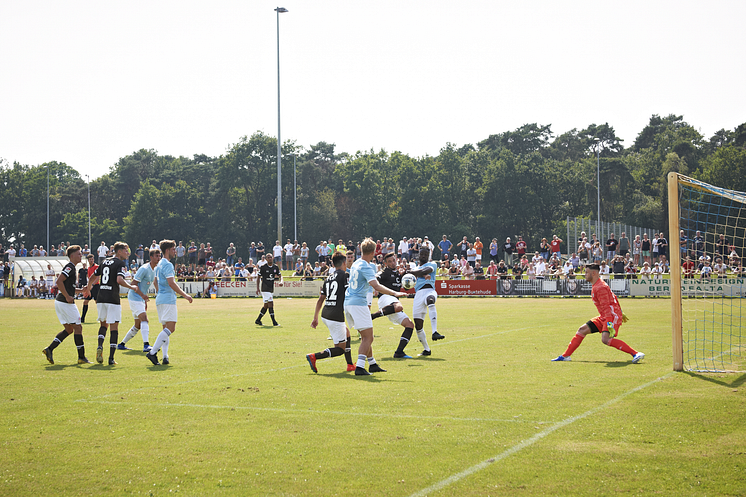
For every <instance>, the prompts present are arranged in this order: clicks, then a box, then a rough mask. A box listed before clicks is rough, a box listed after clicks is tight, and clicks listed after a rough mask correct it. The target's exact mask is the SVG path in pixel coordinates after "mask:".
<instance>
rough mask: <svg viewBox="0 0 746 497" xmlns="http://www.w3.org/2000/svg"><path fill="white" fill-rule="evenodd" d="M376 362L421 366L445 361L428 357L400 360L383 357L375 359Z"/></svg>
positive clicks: (440, 358)
mask: <svg viewBox="0 0 746 497" xmlns="http://www.w3.org/2000/svg"><path fill="white" fill-rule="evenodd" d="M376 361H379V362H392V363H399V364H406V365H407V366H422V365H424V364H425V363H427V362H441V361H445V359H443V358H442V357H433V356H430V357H424V356H423V357H420V356H412V358H411V359H402V358H398V357H383V358H381V359H376Z"/></svg>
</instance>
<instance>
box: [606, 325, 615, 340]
mask: <svg viewBox="0 0 746 497" xmlns="http://www.w3.org/2000/svg"><path fill="white" fill-rule="evenodd" d="M606 329H607V330H609V335H610V336H611V338H616V330H615V329H614V323H612V322H611V321H609V322H607V323H606Z"/></svg>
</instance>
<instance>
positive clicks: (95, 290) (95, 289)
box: [86, 284, 98, 302]
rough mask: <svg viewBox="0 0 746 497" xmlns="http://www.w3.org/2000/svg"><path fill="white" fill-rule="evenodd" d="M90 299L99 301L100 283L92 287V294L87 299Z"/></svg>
mask: <svg viewBox="0 0 746 497" xmlns="http://www.w3.org/2000/svg"><path fill="white" fill-rule="evenodd" d="M90 299H93V300H95V301H96V302H98V284H96V285H93V286H92V287H91V296H90V297H89V298H88V299H86V300H90Z"/></svg>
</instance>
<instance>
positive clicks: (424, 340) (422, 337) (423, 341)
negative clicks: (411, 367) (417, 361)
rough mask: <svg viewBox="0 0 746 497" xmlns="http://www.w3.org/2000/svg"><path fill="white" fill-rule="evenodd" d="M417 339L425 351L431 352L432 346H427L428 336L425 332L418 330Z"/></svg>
mask: <svg viewBox="0 0 746 497" xmlns="http://www.w3.org/2000/svg"><path fill="white" fill-rule="evenodd" d="M417 338H419V339H420V343H421V344H422V347H423V348H424V349H425V350H430V346H429V345H428V344H427V335H425V331H424V330H417Z"/></svg>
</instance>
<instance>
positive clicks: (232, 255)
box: [177, 242, 236, 266]
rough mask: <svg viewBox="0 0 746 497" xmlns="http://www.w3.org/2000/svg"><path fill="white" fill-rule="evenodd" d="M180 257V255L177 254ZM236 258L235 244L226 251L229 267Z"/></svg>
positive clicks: (226, 261)
mask: <svg viewBox="0 0 746 497" xmlns="http://www.w3.org/2000/svg"><path fill="white" fill-rule="evenodd" d="M177 257H178V254H177ZM235 257H236V247H235V245H233V242H231V243H230V245H228V248H227V249H225V263H226V264H228V265H229V266H232V265H233V260H234V259H235Z"/></svg>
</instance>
